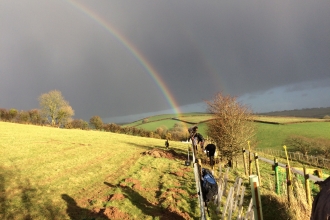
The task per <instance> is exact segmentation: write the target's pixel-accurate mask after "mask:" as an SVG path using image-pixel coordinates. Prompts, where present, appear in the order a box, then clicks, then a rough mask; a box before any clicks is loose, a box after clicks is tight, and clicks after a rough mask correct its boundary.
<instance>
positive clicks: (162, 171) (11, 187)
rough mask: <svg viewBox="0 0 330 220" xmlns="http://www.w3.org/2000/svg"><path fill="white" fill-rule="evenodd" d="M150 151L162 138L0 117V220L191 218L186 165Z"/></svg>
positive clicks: (194, 213)
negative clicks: (57, 126) (31, 123)
mask: <svg viewBox="0 0 330 220" xmlns="http://www.w3.org/2000/svg"><path fill="white" fill-rule="evenodd" d="M186 148H187V146H186V144H183V143H180V142H172V143H171V148H170V149H171V150H172V149H173V150H175V152H177V153H178V154H183V153H185V152H186ZM153 149H159V150H161V151H165V150H164V141H163V140H160V139H152V138H141V137H135V136H128V135H123V134H115V133H110V132H99V131H83V130H67V129H58V128H51V127H40V126H33V125H22V124H14V123H6V122H0V154H1V157H0V190H1V194H0V200H1V209H0V219H14V220H15V219H61V220H64V219H102V218H108V219H112V218H117V219H118V218H122V219H124V218H131V219H159V218H160V216H164V215H166V216H169V217H170V218H171V219H176V218H180V217H181V218H182V216H184V217H186V218H191V219H196V218H197V217H198V204H197V199H196V197H195V195H196V189H195V182H194V177H193V171H192V167H186V166H184V160H181V159H177V158H172V159H170V158H166V157H154V156H152V155H148V154H145V153H146V152H147V151H150V150H153ZM105 215H106V216H105ZM111 215H113V216H111ZM115 215H116V216H115Z"/></svg>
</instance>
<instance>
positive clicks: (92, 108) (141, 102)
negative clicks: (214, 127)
mask: <svg viewBox="0 0 330 220" xmlns="http://www.w3.org/2000/svg"><path fill="white" fill-rule="evenodd" d="M78 6H80V7H81V8H79V7H78ZM83 9H85V11H84V10H83ZM329 11H330V2H329V1H285V0H279V1H184V0H182V1H177V0H176V1H171V0H169V1H151V0H140V1H105V0H102V1H101V0H100V1H97V2H95V1H66V0H61V1H60V0H57V1H55V0H49V1H42V0H30V1H8V0H0V77H1V78H0V108H7V109H9V108H16V109H19V110H29V109H33V108H38V107H39V104H38V97H39V96H40V95H41V94H43V93H46V92H49V91H50V90H53V89H57V90H60V91H61V92H62V94H63V96H64V98H65V99H66V100H67V101H68V102H69V103H70V105H71V106H72V108H73V109H74V110H75V116H74V118H82V119H85V120H88V119H89V118H90V117H91V116H93V115H99V116H101V117H102V118H107V117H117V116H125V115H134V114H141V113H146V112H156V111H162V110H166V109H169V108H171V106H170V105H169V103H168V102H167V100H166V97H165V96H164V94H163V93H162V91H161V89H160V88H159V86H158V85H157V83H156V82H155V81H154V80H153V79H152V78H151V76H150V75H149V74H150V73H148V72H147V70H146V69H145V68H144V67H143V65H141V63H140V60H139V58H138V57H135V56H134V54H132V53H131V52H130V50H129V48H127V47H125V45H123V43H122V42H121V40H120V39H118V38H116V37H115V36H114V35H113V33H111V31H109V30H107V28H106V27H104V25H102V24H100V23H99V22H98V21H97V19H95V16H97V17H98V18H101V19H104V21H106V22H107V23H108V24H111V25H112V27H113V28H114V29H115V30H116V31H118V33H120V34H121V35H122V36H124V37H125V39H127V41H128V42H129V43H130V44H131V45H134V47H135V48H136V49H137V50H138V51H139V53H141V54H142V55H143V56H144V58H145V59H146V60H147V61H148V62H149V63H150V64H151V65H152V66H153V68H154V69H155V70H156V71H157V73H158V74H159V76H160V77H161V78H162V80H163V82H164V83H165V85H166V87H167V88H168V91H169V92H170V93H171V94H172V95H173V97H174V98H175V100H176V102H177V103H178V104H179V105H180V106H183V105H187V104H193V103H199V102H203V100H209V99H211V98H212V97H213V96H214V95H215V93H217V92H220V91H222V92H225V93H226V94H230V95H234V96H244V97H249V98H246V100H248V99H251V97H257V96H260V95H263V94H271V93H276V91H277V92H278V91H279V90H281V94H282V95H278V94H277V95H273V96H272V97H273V98H272V99H268V101H269V102H271V104H272V105H273V106H278V105H280V104H281V103H283V102H285V101H286V100H285V97H286V94H287V97H291V99H294V100H296V102H297V103H296V104H295V102H293V103H292V101H289V102H290V103H291V105H290V107H291V108H294V107H296V106H297V107H300V106H301V103H302V102H303V103H304V104H306V105H307V106H310V107H319V106H324V107H325V106H329V99H328V98H327V99H322V100H321V101H319V102H318V104H317V105H319V106H312V105H315V99H317V98H318V97H314V98H313V96H312V95H311V92H312V90H313V89H315V88H323V89H326V90H324V91H330V88H329V86H330V84H329V83H328V82H330V13H329ZM93 16H94V17H93ZM280 88H281V89H280ZM270 91H271V92H270ZM293 95H294V96H293ZM326 95H327V94H326ZM326 95H325V96H326ZM292 97H295V98H292ZM260 100H261V99H260ZM276 102H278V105H275V104H274V103H276ZM251 103H253V105H254V106H252V107H254V108H256V109H262V106H263V105H267V104H269V103H267V99H265V100H264V101H262V102H261V101H259V102H258V101H256V100H254V102H251ZM255 105H257V106H255ZM274 110H276V109H274ZM261 111H262V110H261Z"/></svg>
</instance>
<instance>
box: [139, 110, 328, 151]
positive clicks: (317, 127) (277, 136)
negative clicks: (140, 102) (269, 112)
mask: <svg viewBox="0 0 330 220" xmlns="http://www.w3.org/2000/svg"><path fill="white" fill-rule="evenodd" d="M174 117H176V116H175V115H170V114H169V115H162V116H153V117H150V118H149V119H150V121H151V122H148V123H144V124H142V120H141V124H140V125H138V126H136V127H137V128H143V129H146V130H149V131H155V130H156V129H157V128H159V127H165V128H167V129H170V128H172V127H173V126H174V125H175V124H176V123H179V121H177V120H173V119H172V118H174ZM162 118H163V119H162ZM176 118H178V119H181V120H183V121H189V122H192V123H195V124H198V127H199V129H198V131H199V132H200V133H201V134H202V135H203V136H204V137H206V129H207V124H206V123H205V122H204V121H205V120H208V119H210V118H212V115H210V114H206V113H205V114H201V113H194V114H190V115H189V114H185V115H184V116H180V117H176ZM155 119H157V120H155ZM255 119H256V120H259V121H263V122H265V123H260V122H254V123H255V125H256V139H257V145H256V146H255V147H257V148H275V149H279V150H282V149H283V148H282V147H283V145H284V141H285V139H286V138H287V137H289V136H291V135H300V136H306V137H311V138H330V135H329V132H328V131H329V130H330V123H329V122H327V121H326V120H323V119H313V118H299V117H280V116H277V117H276V116H255ZM267 122H269V123H267ZM182 123H183V122H182ZM274 123H280V124H274ZM186 126H187V127H190V126H191V124H186ZM287 147H288V149H289V150H290V146H287Z"/></svg>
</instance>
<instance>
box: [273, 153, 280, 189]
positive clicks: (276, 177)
mask: <svg viewBox="0 0 330 220" xmlns="http://www.w3.org/2000/svg"><path fill="white" fill-rule="evenodd" d="M274 170H275V192H276V194H277V195H279V194H280V179H279V178H278V161H277V159H276V158H274Z"/></svg>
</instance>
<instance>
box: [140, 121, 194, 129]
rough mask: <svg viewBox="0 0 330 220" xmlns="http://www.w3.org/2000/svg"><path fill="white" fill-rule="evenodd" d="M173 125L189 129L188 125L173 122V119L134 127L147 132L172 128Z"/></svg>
mask: <svg viewBox="0 0 330 220" xmlns="http://www.w3.org/2000/svg"><path fill="white" fill-rule="evenodd" d="M175 124H184V125H185V126H186V127H187V128H188V127H190V126H191V125H190V124H187V123H184V122H181V121H178V120H173V119H166V120H161V121H153V122H149V123H144V124H141V125H138V126H136V128H142V129H145V130H148V131H155V130H156V129H157V128H160V127H163V128H166V129H170V128H173V127H174V125H175Z"/></svg>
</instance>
